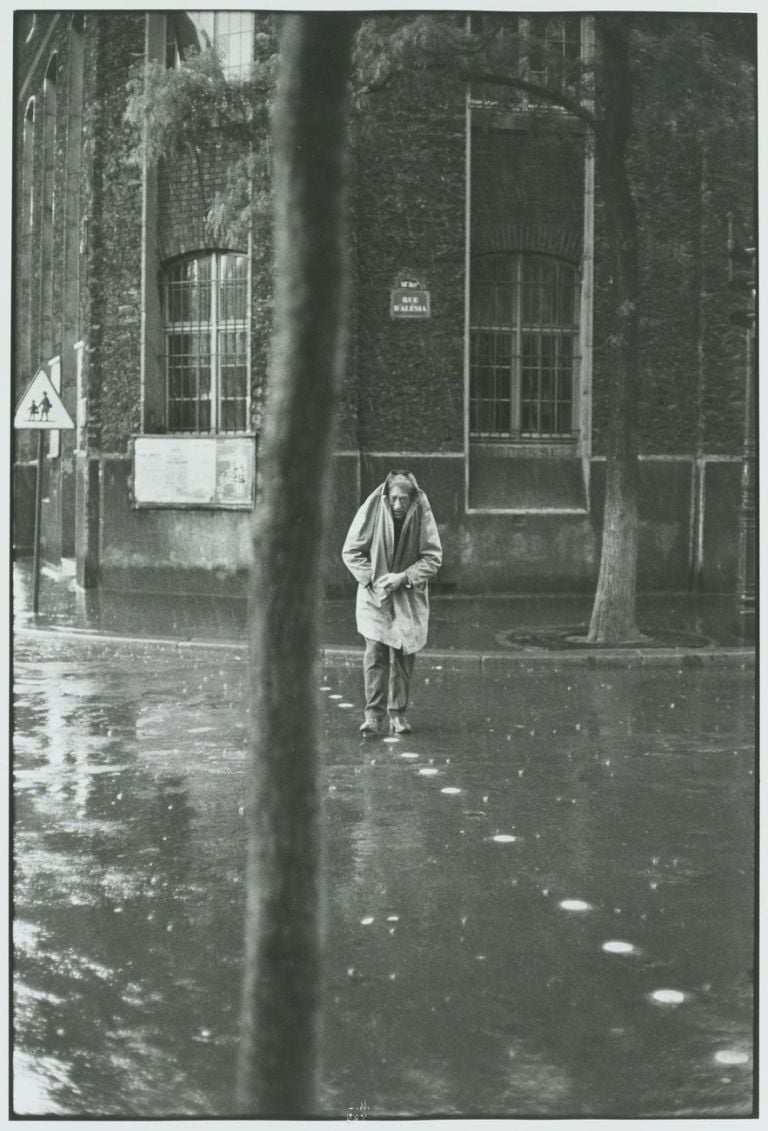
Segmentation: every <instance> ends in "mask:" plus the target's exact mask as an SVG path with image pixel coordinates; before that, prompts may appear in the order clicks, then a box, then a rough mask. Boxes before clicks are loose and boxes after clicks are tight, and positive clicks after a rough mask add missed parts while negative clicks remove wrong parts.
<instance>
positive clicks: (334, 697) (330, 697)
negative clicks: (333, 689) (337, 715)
mask: <svg viewBox="0 0 768 1131" xmlns="http://www.w3.org/2000/svg"><path fill="white" fill-rule="evenodd" d="M328 698H329V699H343V698H344V696H343V695H339V694H338V693H334V694H333V695H329V696H328Z"/></svg>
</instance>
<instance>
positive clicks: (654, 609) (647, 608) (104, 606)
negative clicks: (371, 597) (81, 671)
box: [13, 560, 755, 667]
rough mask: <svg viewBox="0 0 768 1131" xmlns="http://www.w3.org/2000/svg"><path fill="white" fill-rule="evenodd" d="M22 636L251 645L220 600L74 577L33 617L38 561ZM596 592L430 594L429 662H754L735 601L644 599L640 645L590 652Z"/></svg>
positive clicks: (243, 607) (50, 589) (18, 589)
mask: <svg viewBox="0 0 768 1131" xmlns="http://www.w3.org/2000/svg"><path fill="white" fill-rule="evenodd" d="M13 583H14V592H13V601H14V610H13V612H14V628H15V630H16V631H21V630H30V629H34V630H38V631H48V632H52V633H57V634H58V633H65V632H69V633H77V634H83V635H93V634H95V635H99V636H120V637H136V638H139V639H142V640H146V639H160V640H164V641H168V640H173V641H175V642H177V643H178V644H179V645H188V644H208V645H213V644H217V645H220V646H226V647H244V646H245V645H246V643H247V604H246V602H245V600H243V599H242V598H226V597H221V596H210V597H207V596H204V595H199V594H195V595H189V594H187V595H179V594H147V593H125V592H104V591H100V590H88V591H85V590H82V589H79V588H78V587H77V586H76V584H75V582H74V579H73V578H67V577H63V578H60V577H55V576H54V575H52V574H51V573H50V572H49V571H47V570H46V571H44V573H43V575H42V576H41V579H40V594H39V611H38V614H37V616H35V615H34V614H33V613H32V610H31V605H32V584H31V563H30V562H29V561H26V560H25V561H21V562H19V563H16V564H15V565H14V575H13ZM591 608H592V594H581V595H573V596H569V595H559V594H558V595H551V596H523V595H507V596H500V595H497V594H494V595H489V596H479V595H472V596H455V595H453V596H432V598H431V610H432V611H431V619H430V634H429V645H428V648H427V649H426V650H425V655H427V654H429V655H431V656H432V657H441V658H444V659H445V660H446V662H448V663H451V664H452V663H461V664H462V665H464V664H472V665H474V664H479V665H480V666H481V667H486V666H496V665H498V664H499V663H501V664H508V663H509V662H510V661H512V662H515V661H516V662H518V663H520V662H525V663H526V664H531V663H533V664H536V663H542V662H545V663H547V664H551V663H552V662H558V663H568V664H571V663H584V664H589V665H592V666H595V665H597V666H612V665H615V664H620V665H622V666H627V665H630V666H635V665H637V666H645V665H654V666H657V665H666V664H677V665H678V666H679V665H680V664H681V663H685V664H691V665H694V664H695V665H697V666H698V665H700V664H704V663H710V662H715V661H716V662H718V663H722V662H728V663H735V664H737V665H741V666H748V665H751V664H753V663H754V658H755V648H754V644H753V643H752V642H751V641H750V640H748V639H744V638H742V637H740V635H739V629H738V623H737V612H736V601H735V598H734V597H733V596H721V595H708V596H704V597H698V598H694V597H692V596H691V595H690V594H686V593H680V594H645V595H640V596H639V598H638V622H639V626H640V629H641V631H642V632H643V634H644V636H645V637H647V639H646V640H644V641H643V642H642V644H640V645H637V646H628V647H621V648H606V647H588V646H585V645H584V643H583V639H582V638H583V636H584V634H585V632H586V626H587V624H588V621H589V616H590V612H591ZM321 645H322V651H323V654H324V658H325V659H326V660H329V661H334V660H337V661H341V662H344V661H346V660H349V659H353V658H354V659H357V657H358V656H359V654H360V652H361V649H362V641H361V638H360V636H359V635H358V633H357V630H356V627H355V616H354V592H353V589H352V587H350V595H349V598H348V599H345V600H326V601H324V603H323V608H322V626H321Z"/></svg>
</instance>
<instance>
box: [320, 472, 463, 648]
mask: <svg viewBox="0 0 768 1131" xmlns="http://www.w3.org/2000/svg"><path fill="white" fill-rule="evenodd" d="M410 478H411V480H412V482H413V485H414V488H415V490H414V495H413V498H412V499H411V504H410V506H409V507H408V510H407V511H406V512H405V517H404V518H403V525H402V529H401V531H400V540H399V542H398V545H397V551H396V552H394V544H395V527H394V521H393V518H392V511H391V509H390V505H389V499H388V498H387V493H386V483H382V484H381V485H380V486H379V487H377V488H376V490H375V491H373V492H372V494H370V495H369V496H368V498H367V499H366V500H365V502H364V503H363V505H362V506H361V507H360V509H359V510H358V512H357V514H356V515H355V517H354V519H353V520H352V525H351V526H350V528H349V531H348V533H347V537H346V539H345V541H344V547H343V549H342V551H341V556H342V560H343V562H344V564H345V566H346V567H347V569H348V570H349V572H350V573H351V574H352V576H353V577H354V578H355V580H356V581H357V583H358V587H357V599H356V605H355V613H356V617H357V631H358V632H359V633H360V635H361V636H365V637H366V638H367V639H368V640H378V641H380V643H382V644H387V645H389V647H390V648H402V650H403V651H404V652H406V653H411V652H419V651H421V649H422V648H423V647H424V645H425V644H426V642H427V628H428V624H429V592H428V584H427V583H428V580H429V578H430V577H433V576H434V575H435V574H436V573H437V571H438V569H439V568H440V565H441V564H442V560H443V548H442V545H441V544H440V535H439V534H438V532H437V523H436V522H435V518H434V515H433V514H432V508H431V507H430V505H429V499H428V498H427V496H426V495H425V494H424V492H423V491H422V490H421V489H420V487H419V486H418V484H417V483H416V480H415V479H414V478H413V476H410ZM403 572H405V573H406V574H407V578H408V580H407V583H406V584H404V585H401V586H400V588H399V589H395V590H394V592H392V593H390V594H389V595H387V594H385V593H384V592H383V591H382V590H381V589H380V588H377V584H376V583H377V581H378V579H380V578H381V577H382V576H383V575H384V574H385V573H403Z"/></svg>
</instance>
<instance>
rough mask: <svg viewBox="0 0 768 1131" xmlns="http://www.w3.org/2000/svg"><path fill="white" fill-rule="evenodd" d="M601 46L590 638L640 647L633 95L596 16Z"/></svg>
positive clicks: (616, 28)
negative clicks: (600, 299) (598, 349)
mask: <svg viewBox="0 0 768 1131" xmlns="http://www.w3.org/2000/svg"><path fill="white" fill-rule="evenodd" d="M596 25H597V27H598V28H599V31H600V36H601V41H602V59H603V67H602V72H601V77H602V89H601V92H600V98H601V102H602V113H601V115H600V117H601V122H600V126H599V128H598V129H597V130H596V137H595V144H596V146H597V160H598V167H599V169H600V174H601V180H602V186H603V193H604V198H605V207H606V217H607V221H608V240H609V248H610V260H611V274H612V282H613V293H614V307H615V310H616V312H617V316H616V325H615V332H614V335H613V344H614V368H613V373H612V376H611V380H610V385H609V390H608V396H609V423H608V431H607V439H606V444H607V451H606V457H607V461H606V484H605V509H604V514H603V542H602V552H601V557H600V571H599V575H598V580H597V590H596V592H595V600H594V604H593V607H592V618H591V621H590V625H589V632H588V635H587V639H588V641H589V642H590V643H595V644H619V643H622V642H626V641H631V640H637V639H638V638H639V636H640V633H639V631H638V628H637V613H636V604H637V601H636V595H637V552H638V535H639V519H638V461H637V454H638V435H637V402H638V391H639V383H640V363H639V344H640V335H639V321H638V302H639V271H638V234H637V215H636V212H635V206H634V201H633V199H632V193H631V190H630V186H629V179H628V175H627V161H626V149H627V142H628V140H629V136H630V133H631V129H632V92H631V75H630V70H629V53H628V50H627V35H628V28H627V21H626V17H623V16H621V15H620V14H616V13H611V14H608V15H604V16H597V17H596Z"/></svg>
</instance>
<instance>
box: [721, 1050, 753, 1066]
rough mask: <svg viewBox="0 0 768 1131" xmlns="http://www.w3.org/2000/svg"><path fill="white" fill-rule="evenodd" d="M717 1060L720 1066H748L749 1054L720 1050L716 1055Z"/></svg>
mask: <svg viewBox="0 0 768 1131" xmlns="http://www.w3.org/2000/svg"><path fill="white" fill-rule="evenodd" d="M715 1060H716V1061H717V1063H718V1064H748V1063H749V1053H748V1052H741V1051H740V1050H739V1049H720V1051H719V1052H716V1053H715Z"/></svg>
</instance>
